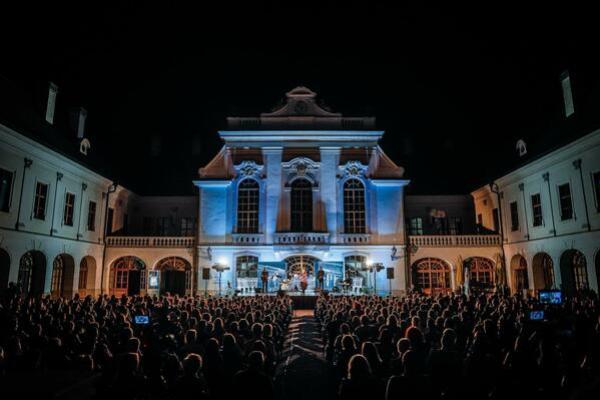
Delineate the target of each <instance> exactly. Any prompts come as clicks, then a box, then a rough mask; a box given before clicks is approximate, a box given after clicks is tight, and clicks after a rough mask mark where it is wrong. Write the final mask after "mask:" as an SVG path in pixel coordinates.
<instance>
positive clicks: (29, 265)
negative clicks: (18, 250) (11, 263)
mask: <svg viewBox="0 0 600 400" xmlns="http://www.w3.org/2000/svg"><path fill="white" fill-rule="evenodd" d="M32 270H33V254H32V253H31V252H27V253H25V254H24V255H23V257H21V260H20V262H19V276H18V277H17V283H18V284H19V286H20V287H21V289H22V290H23V291H24V292H25V293H29V291H30V290H31V274H32Z"/></svg>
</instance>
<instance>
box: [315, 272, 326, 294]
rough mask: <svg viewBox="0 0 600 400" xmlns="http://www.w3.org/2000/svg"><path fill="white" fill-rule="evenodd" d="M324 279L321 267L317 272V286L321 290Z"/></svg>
mask: <svg viewBox="0 0 600 400" xmlns="http://www.w3.org/2000/svg"><path fill="white" fill-rule="evenodd" d="M324 279H325V271H323V270H322V269H320V270H319V272H317V288H319V289H321V290H323V289H324V287H323V280H324Z"/></svg>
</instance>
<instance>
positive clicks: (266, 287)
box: [260, 268, 269, 293]
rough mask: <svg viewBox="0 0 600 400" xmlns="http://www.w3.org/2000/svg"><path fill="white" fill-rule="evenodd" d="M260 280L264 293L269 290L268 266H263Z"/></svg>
mask: <svg viewBox="0 0 600 400" xmlns="http://www.w3.org/2000/svg"><path fill="white" fill-rule="evenodd" d="M260 280H261V281H262V288H263V293H268V292H269V273H268V272H267V269H266V268H263V270H262V273H261V274H260Z"/></svg>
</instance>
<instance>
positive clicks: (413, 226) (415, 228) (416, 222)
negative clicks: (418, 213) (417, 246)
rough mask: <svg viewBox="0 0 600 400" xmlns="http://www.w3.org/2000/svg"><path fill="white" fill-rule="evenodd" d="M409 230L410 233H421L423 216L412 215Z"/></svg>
mask: <svg viewBox="0 0 600 400" xmlns="http://www.w3.org/2000/svg"><path fill="white" fill-rule="evenodd" d="M409 231H410V234H411V235H422V234H423V218H421V217H412V218H411V219H410V221H409Z"/></svg>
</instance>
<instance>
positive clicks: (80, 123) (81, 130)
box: [77, 107, 87, 139]
mask: <svg viewBox="0 0 600 400" xmlns="http://www.w3.org/2000/svg"><path fill="white" fill-rule="evenodd" d="M86 118H87V110H86V109H85V108H83V107H79V111H78V113H77V138H78V139H83V136H84V134H85V120H86Z"/></svg>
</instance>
